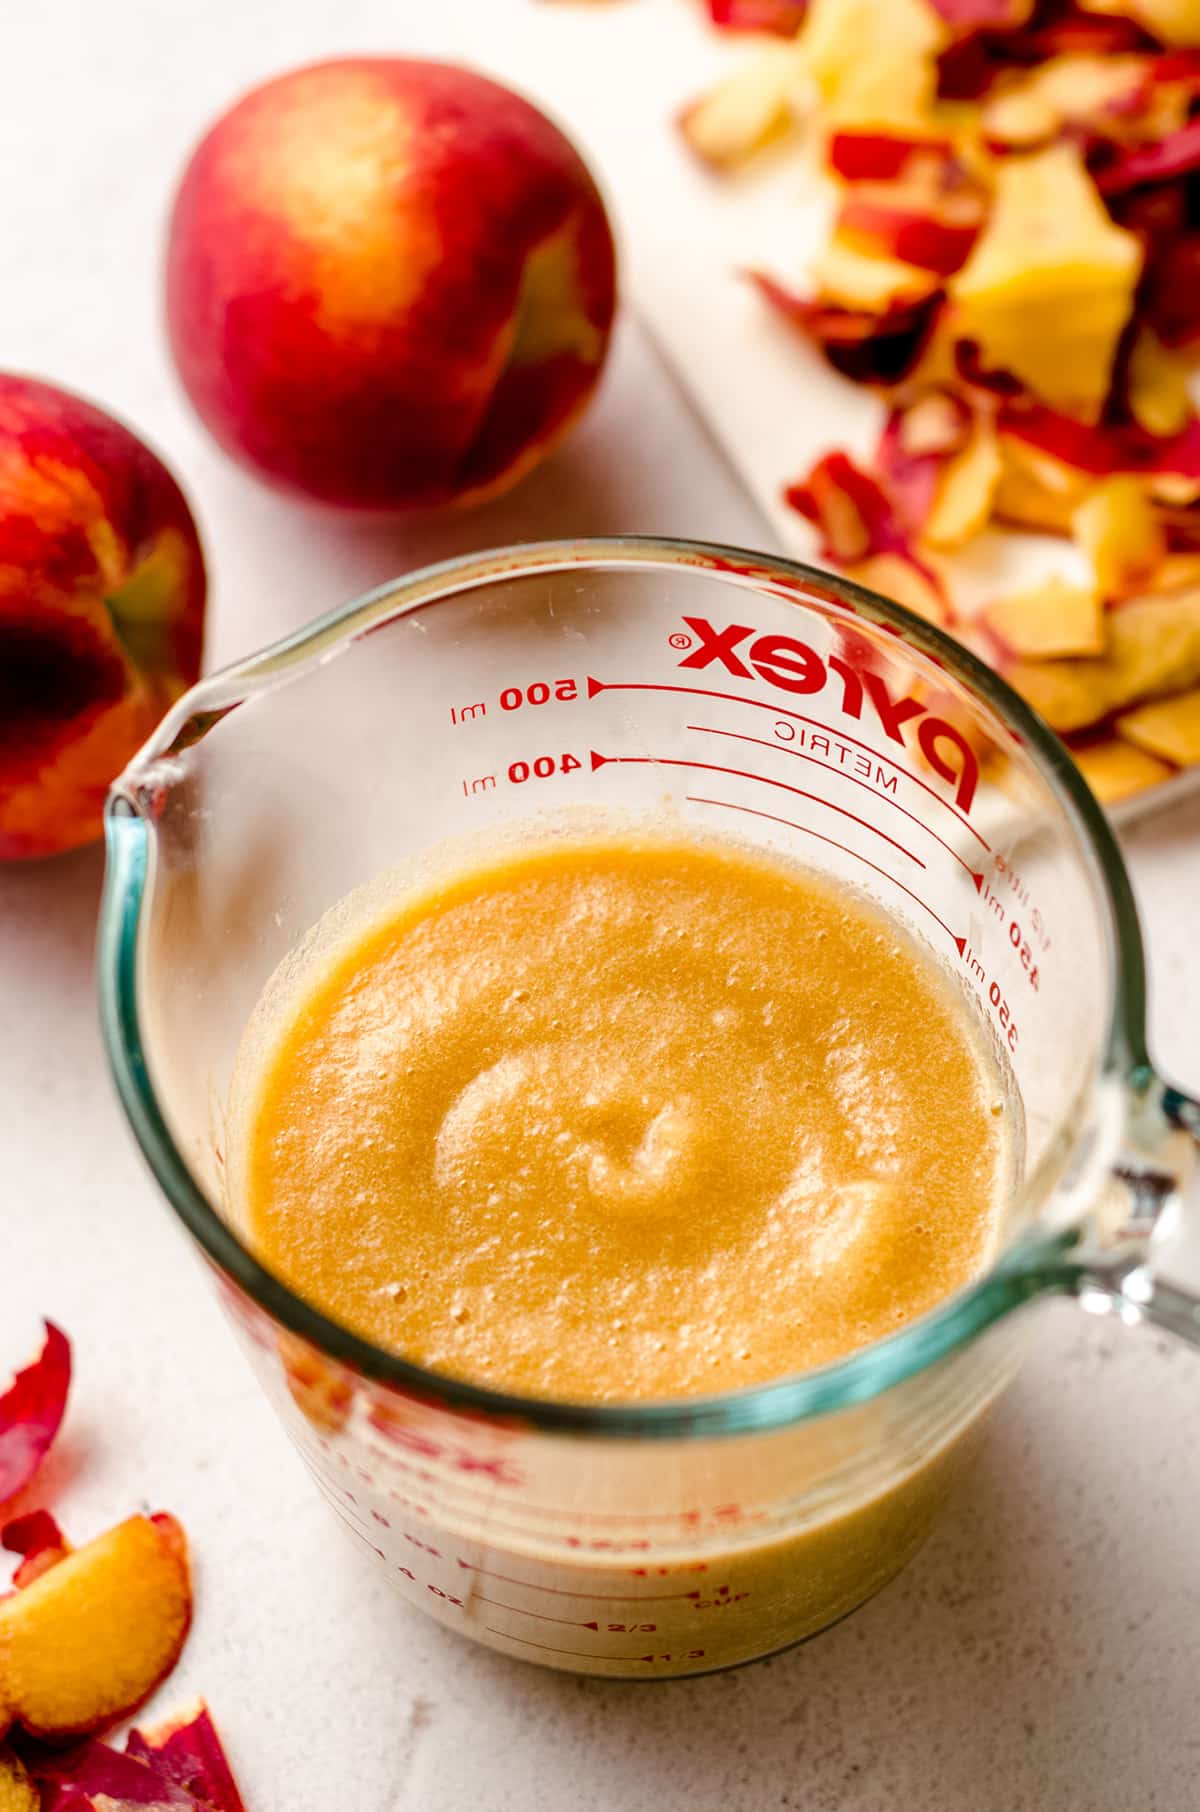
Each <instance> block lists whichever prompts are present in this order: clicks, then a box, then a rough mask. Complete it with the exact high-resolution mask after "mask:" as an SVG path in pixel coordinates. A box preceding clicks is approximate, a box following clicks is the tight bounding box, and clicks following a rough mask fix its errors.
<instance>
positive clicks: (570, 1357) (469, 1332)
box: [236, 835, 1008, 1402]
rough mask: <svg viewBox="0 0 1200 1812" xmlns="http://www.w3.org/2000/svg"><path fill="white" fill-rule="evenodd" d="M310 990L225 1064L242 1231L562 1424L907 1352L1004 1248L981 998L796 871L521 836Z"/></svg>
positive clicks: (397, 912)
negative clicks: (562, 1408)
mask: <svg viewBox="0 0 1200 1812" xmlns="http://www.w3.org/2000/svg"><path fill="white" fill-rule="evenodd" d="M295 987H296V992H295V993H294V995H292V996H289V997H288V998H287V1000H286V1002H285V1010H284V1011H283V1013H282V1014H281V1015H277V1017H276V1025H275V1031H274V1034H273V1036H272V1038H270V1039H269V1040H267V1041H266V1045H265V1048H264V1049H263V1050H262V1051H260V1052H259V1053H258V1055H257V1056H256V1058H255V1061H254V1062H253V1064H251V1065H250V1066H249V1073H247V1065H246V1064H245V1063H243V1064H242V1065H241V1066H240V1071H239V1074H240V1081H239V1084H238V1087H239V1089H240V1090H241V1091H242V1093H243V1095H244V1097H245V1098H244V1102H243V1103H240V1104H238V1107H239V1111H238V1113H237V1115H236V1117H237V1118H239V1119H240V1120H241V1122H242V1123H243V1125H244V1127H245V1134H244V1139H243V1141H242V1149H241V1155H240V1160H239V1163H238V1166H237V1181H236V1189H237V1194H238V1198H239V1200H238V1208H239V1212H240V1213H241V1216H242V1218H243V1221H244V1223H245V1225H246V1226H247V1228H248V1231H249V1234H250V1237H251V1240H252V1243H253V1245H254V1246H255V1248H256V1250H257V1251H258V1252H259V1254H260V1255H261V1256H262V1257H263V1259H264V1260H265V1262H266V1263H267V1264H268V1265H269V1266H270V1267H271V1268H272V1269H274V1270H275V1271H277V1272H278V1273H279V1274H280V1275H281V1276H282V1277H283V1278H284V1279H285V1280H286V1281H287V1282H288V1283H289V1284H290V1285H291V1286H292V1287H293V1288H294V1289H296V1290H297V1291H299V1292H300V1293H301V1294H302V1295H304V1296H306V1297H308V1298H310V1299H311V1300H312V1301H313V1302H315V1303H316V1304H317V1305H318V1306H319V1307H320V1308H322V1309H323V1310H325V1311H326V1312H327V1313H328V1314H330V1315H332V1316H334V1317H335V1318H336V1319H337V1320H339V1321H341V1322H344V1323H345V1324H346V1325H348V1326H349V1327H351V1328H353V1329H355V1330H356V1331H357V1332H359V1333H361V1334H364V1335H366V1336H368V1337H369V1338H371V1339H372V1340H374V1341H376V1342H378V1343H380V1344H382V1345H383V1346H386V1347H389V1348H392V1349H394V1350H395V1351H396V1352H397V1353H400V1354H402V1355H404V1356H405V1357H407V1358H409V1359H412V1360H414V1361H416V1362H417V1363H419V1364H421V1365H424V1366H428V1367H432V1368H434V1369H435V1370H438V1371H443V1372H448V1373H452V1374H453V1375H455V1376H457V1377H460V1378H465V1379H470V1380H472V1381H473V1382H476V1383H479V1384H485V1385H490V1386H493V1387H496V1388H502V1389H507V1390H511V1391H516V1392H521V1393H526V1394H531V1395H536V1396H544V1397H556V1398H560V1399H566V1400H573V1401H592V1402H608V1401H631V1400H638V1399H643V1400H644V1399H654V1398H671V1397H682V1396H691V1395H695V1394H699V1393H708V1392H713V1391H723V1390H729V1389H734V1388H737V1387H740V1386H744V1385H749V1384H754V1383H757V1382H760V1381H762V1380H766V1379H772V1378H781V1377H784V1376H786V1375H787V1374H789V1373H793V1372H798V1371H802V1370H804V1369H807V1368H809V1367H812V1366H818V1365H822V1364H825V1363H826V1362H828V1361H830V1360H833V1359H836V1358H838V1357H839V1356H841V1355H843V1354H846V1353H848V1352H850V1351H852V1350H853V1349H854V1348H856V1347H860V1346H862V1345H864V1344H865V1343H867V1342H869V1341H872V1340H874V1339H876V1338H878V1337H879V1336H881V1335H885V1334H889V1333H892V1332H894V1330H895V1329H896V1328H897V1327H899V1326H900V1325H901V1323H903V1322H905V1321H908V1320H909V1319H911V1318H912V1317H913V1316H915V1315H919V1314H920V1313H921V1312H922V1311H923V1310H926V1309H928V1308H930V1307H931V1306H932V1305H933V1304H934V1303H936V1302H937V1301H938V1300H939V1298H941V1297H944V1296H945V1295H946V1294H948V1293H949V1292H950V1291H952V1290H954V1289H956V1288H957V1287H959V1286H960V1285H962V1284H963V1283H965V1282H966V1281H967V1280H968V1279H969V1278H970V1277H971V1276H972V1275H973V1274H974V1273H975V1272H976V1271H978V1270H979V1268H980V1267H981V1266H982V1265H983V1264H984V1263H985V1262H986V1261H987V1259H988V1257H989V1255H990V1251H991V1246H992V1243H993V1240H994V1236H995V1226H996V1219H997V1206H998V1202H999V1200H1000V1197H1001V1195H1002V1193H1003V1190H1004V1188H1005V1186H1006V1179H1007V1163H1006V1156H1007V1154H1006V1140H1007V1138H1008V1133H1007V1129H1006V1119H1007V1115H1006V1114H1005V1113H1004V1112H1003V1111H1002V1110H1003V1104H1004V1098H1005V1097H1004V1084H1003V1080H1002V1077H1001V1075H1000V1072H999V1069H998V1067H997V1065H996V1063H995V1060H994V1058H993V1057H992V1055H991V1053H990V1052H989V1050H988V1048H987V1045H986V1043H985V1041H984V1038H983V1036H982V1034H981V1032H980V1029H979V1027H978V1025H977V1024H976V1022H975V1017H974V1014H973V1011H972V1009H971V1007H970V1006H969V1004H968V1002H967V1000H966V997H965V995H963V994H962V993H961V992H960V991H959V990H958V989H957V987H956V986H955V984H954V983H953V982H951V981H950V980H949V979H948V978H947V977H946V976H945V975H943V973H942V972H941V971H940V970H939V968H938V967H937V966H936V964H935V963H934V962H933V961H932V960H931V959H930V958H929V957H928V956H927V955H926V954H925V953H924V952H923V951H922V950H921V948H920V947H919V946H918V945H917V944H916V943H915V942H914V941H912V940H911V939H910V938H909V937H908V935H907V934H906V933H905V932H904V931H903V930H902V929H901V928H900V927H899V926H898V925H897V924H895V923H894V922H892V921H890V920H889V919H887V918H885V917H884V916H883V915H882V914H881V913H879V912H877V911H876V910H875V909H874V908H873V907H872V906H871V905H869V904H868V903H867V902H866V901H865V900H864V899H862V898H861V897H860V896H859V895H857V894H855V893H853V892H851V891H849V890H847V889H842V888H840V887H839V886H838V885H837V884H836V883H833V882H831V881H829V880H826V879H824V878H820V877H818V876H816V875H814V874H812V873H810V872H809V871H807V870H805V869H802V868H800V867H796V866H792V865H790V864H786V863H784V862H783V861H782V860H776V859H773V858H770V857H768V856H765V855H761V854H757V853H753V852H751V851H749V850H748V849H744V848H742V847H740V846H738V845H735V844H732V843H724V842H720V841H716V840H713V841H700V840H697V841H694V842H691V841H683V840H672V839H670V838H667V837H665V836H664V837H662V838H658V837H655V836H649V835H647V836H637V837H628V838H624V839H620V840H618V839H611V840H602V841H587V842H572V841H570V840H565V841H564V840H556V841H554V842H549V841H543V842H542V843H533V842H531V843H530V844H529V845H528V846H527V848H525V849H524V850H523V851H522V850H517V851H516V852H515V853H513V852H510V853H508V854H507V855H505V856H504V858H503V859H496V860H493V861H492V863H491V864H490V865H488V866H480V867H479V868H477V869H475V870H472V871H470V872H464V873H462V874H460V875H458V876H457V877H455V878H453V879H452V880H450V881H447V882H443V883H441V884H440V885H439V886H437V887H436V888H435V889H432V890H428V891H426V892H424V893H421V894H414V895H413V896H411V897H407V898H403V897H402V898H398V899H394V900H393V902H392V905H391V909H390V913H389V914H388V915H387V916H385V917H383V918H381V919H379V920H377V921H376V922H375V923H374V924H373V925H371V926H370V927H369V928H367V929H366V930H364V931H362V932H361V934H360V935H358V936H357V937H356V939H355V940H354V941H352V942H351V943H349V944H347V943H345V942H343V943H342V944H341V946H340V947H339V948H338V950H337V952H336V954H335V956H334V957H332V958H331V959H329V960H327V961H326V962H325V963H324V965H323V966H322V965H321V964H320V963H317V964H314V965H310V966H309V968H308V969H307V970H306V971H305V973H304V974H303V976H302V977H301V979H300V981H299V982H298V983H296V984H295ZM242 1110H244V1111H242Z"/></svg>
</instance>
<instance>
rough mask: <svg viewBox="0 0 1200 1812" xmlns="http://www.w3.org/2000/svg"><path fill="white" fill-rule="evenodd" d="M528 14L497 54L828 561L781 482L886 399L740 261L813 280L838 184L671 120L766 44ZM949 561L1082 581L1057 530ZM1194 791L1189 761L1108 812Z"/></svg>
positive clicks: (734, 433) (674, 338) (691, 371)
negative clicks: (705, 139) (702, 139)
mask: <svg viewBox="0 0 1200 1812" xmlns="http://www.w3.org/2000/svg"><path fill="white" fill-rule="evenodd" d="M523 23H524V26H525V28H526V29H525V30H523V31H517V32H515V33H514V34H513V35H512V37H511V39H510V40H509V42H508V43H507V45H506V46H505V47H504V48H503V49H502V50H501V59H500V60H501V63H502V65H503V68H502V71H501V72H502V73H503V74H505V75H506V76H507V77H508V78H509V79H510V80H512V81H513V82H515V83H517V84H519V85H521V86H524V87H525V88H526V89H527V91H529V92H530V93H531V94H533V95H534V96H535V97H536V98H537V99H538V100H540V101H541V103H542V104H543V105H544V106H546V108H547V109H548V111H550V112H551V113H552V114H553V115H555V116H556V117H557V118H559V119H560V120H561V121H562V123H563V124H564V125H565V126H566V128H567V130H568V131H570V132H571V134H572V136H573V137H574V138H575V139H576V141H577V142H578V143H579V144H580V146H581V148H582V149H583V150H584V152H585V154H586V155H587V156H588V158H589V160H590V161H591V162H592V164H593V167H594V168H595V169H596V170H597V171H598V173H599V175H600V177H601V180H602V182H603V184H604V186H605V188H606V190H607V192H608V196H609V199H610V202H611V204H612V208H613V212H614V214H615V216H616V218H617V220H618V222H619V224H620V229H621V238H622V251H623V261H624V280H623V287H624V293H625V297H626V301H627V302H628V301H630V300H632V302H633V305H634V306H635V308H636V309H637V310H638V312H639V314H640V315H641V316H642V318H643V320H644V321H645V323H646V324H647V325H648V327H649V328H650V330H651V332H652V333H653V334H654V336H655V339H656V340H657V342H658V345H659V346H660V348H661V350H662V352H663V353H664V355H665V357H666V359H667V361H668V363H669V364H670V365H671V367H672V368H673V370H674V371H675V373H676V374H677V376H678V378H679V379H680V381H681V383H682V384H683V386H684V387H685V389H686V390H687V392H688V393H689V395H690V396H691V398H692V400H693V402H694V403H695V405H696V408H697V411H698V413H699V415H700V417H701V419H702V422H703V424H704V425H705V427H706V428H707V430H708V431H709V432H711V434H712V436H713V437H714V439H715V440H716V442H717V443H718V445H719V447H720V448H721V450H722V451H723V453H724V455H725V457H726V458H727V459H728V461H729V462H730V464H731V465H732V466H733V468H734V469H735V470H736V472H737V473H738V474H739V476H740V477H741V479H742V481H743V482H744V484H745V485H746V487H747V489H748V491H749V492H750V493H751V495H752V496H753V497H754V499H755V501H756V502H757V504H758V506H759V508H760V510H761V512H762V515H763V518H764V523H765V525H766V526H767V527H768V529H769V531H770V532H769V535H768V536H765V537H764V540H766V541H770V542H773V543H774V544H775V546H777V547H778V548H779V549H781V550H782V551H784V552H786V553H788V554H790V555H792V556H794V557H795V558H797V559H801V560H809V561H815V560H816V559H817V543H816V537H815V534H814V531H813V529H812V527H811V525H810V524H809V523H808V522H806V521H805V520H804V519H803V518H802V517H800V516H799V515H797V514H796V512H795V511H794V510H791V509H790V508H789V507H788V506H787V505H786V504H785V503H784V501H783V490H784V487H785V485H786V484H787V483H788V482H789V481H790V480H793V479H795V478H798V477H801V476H803V475H804V474H805V473H806V472H807V471H808V469H809V467H810V466H811V465H812V464H813V463H814V461H816V460H817V459H819V458H820V457H821V455H822V454H824V453H827V452H829V451H830V450H831V449H833V448H835V447H840V448H844V449H845V450H846V451H847V452H849V453H850V454H851V455H852V456H857V457H858V458H860V459H863V460H866V459H868V458H869V457H870V454H871V451H872V449H873V447H874V444H875V440H876V438H877V436H878V434H879V430H880V427H881V424H882V420H883V408H882V405H881V404H880V402H879V401H878V399H877V398H875V397H874V396H872V395H871V394H870V393H869V392H867V391H865V390H863V389H861V388H859V387H858V386H857V385H855V384H853V383H851V382H850V381H849V380H847V379H845V378H843V377H841V376H839V374H838V373H837V372H835V371H833V370H832V369H831V368H830V366H829V365H827V364H826V362H825V360H824V359H823V358H822V357H821V355H820V354H819V353H818V352H817V351H816V349H815V348H814V347H813V346H811V345H810V344H809V343H808V342H807V341H806V340H805V339H804V337H803V336H802V335H801V334H800V333H799V332H798V331H797V330H796V329H795V328H794V327H791V326H790V325H789V324H788V323H787V322H785V321H782V320H780V319H779V318H778V317H776V316H775V315H774V313H773V312H772V310H771V309H770V308H769V307H768V306H767V304H766V303H765V302H764V301H763V300H762V298H761V296H760V295H759V294H758V293H757V291H756V289H755V287H754V285H753V284H751V283H750V282H749V281H748V280H747V279H746V276H745V274H744V273H745V272H746V271H747V269H750V268H753V267H759V268H763V269H767V270H769V271H770V272H771V273H772V274H774V275H776V276H778V277H780V278H781V279H782V280H784V281H785V282H787V283H790V284H793V285H795V286H797V287H801V286H803V284H804V279H805V271H806V267H807V264H808V261H809V259H810V258H811V256H812V255H813V253H814V252H815V251H816V249H817V248H818V247H819V245H820V244H821V243H822V242H823V239H824V237H825V235H826V233H827V231H828V226H829V219H830V212H831V205H832V195H831V191H830V190H829V189H828V188H827V186H826V185H825V184H824V182H823V180H822V178H821V175H820V173H819V170H818V169H817V167H816V163H815V160H814V159H813V158H812V157H811V156H810V155H809V154H808V153H807V151H806V149H805V147H804V141H803V135H802V134H799V133H798V134H797V135H796V137H795V139H794V140H793V141H790V142H789V143H787V144H784V145H782V146H779V147H777V148H773V149H772V150H770V151H769V152H765V153H763V154H762V155H760V156H759V157H757V158H755V159H752V160H750V162H749V163H748V164H747V165H746V166H745V167H744V169H743V170H741V171H739V172H738V173H736V174H734V175H720V174H716V173H714V172H712V171H710V170H709V169H707V168H706V167H705V166H703V165H702V164H701V163H700V162H699V160H698V159H696V158H695V157H694V156H693V154H692V153H691V152H690V151H689V150H688V148H687V146H686V144H685V142H684V140H683V138H682V136H681V134H680V132H679V131H678V128H677V126H676V124H675V121H676V116H677V115H678V113H679V111H680V109H681V108H682V107H683V106H684V105H685V103H687V102H688V101H690V100H692V99H694V98H695V96H696V95H697V94H699V93H702V92H703V91H704V90H705V89H706V88H707V87H709V86H710V85H711V84H712V83H713V82H715V81H716V80H718V79H719V78H720V76H721V75H722V74H723V73H726V72H727V71H729V70H731V69H733V68H735V67H736V66H737V65H738V64H739V63H740V62H742V61H744V60H746V59H747V58H748V57H750V56H752V55H753V54H754V52H755V49H756V47H757V45H758V44H759V43H760V42H762V40H758V39H756V38H753V37H748V36H745V35H743V34H738V33H728V32H718V31H716V30H714V29H713V28H712V27H711V25H709V24H708V22H707V7H706V5H705V0H527V5H526V8H525V12H524V18H523ZM497 48H499V47H497ZM490 61H491V62H492V65H493V67H495V66H496V59H495V58H494V57H492V58H491V59H490ZM632 526H636V527H638V528H645V529H648V530H652V529H653V527H654V525H653V523H650V522H647V523H639V524H631V527H632ZM943 564H944V566H945V570H946V573H947V577H948V580H949V585H950V590H951V593H952V595H953V597H954V599H955V602H956V605H957V606H958V607H959V608H960V609H962V610H964V611H965V612H967V613H970V612H971V611H973V610H974V609H977V608H978V607H979V606H980V605H981V604H984V603H986V602H987V601H988V600H989V599H991V598H994V597H996V596H999V595H1003V594H1004V593H1006V592H1009V591H1013V590H1016V589H1017V588H1018V587H1021V586H1026V585H1031V584H1033V583H1035V582H1036V581H1038V580H1039V579H1041V578H1044V577H1047V576H1049V575H1050V574H1054V573H1057V574H1061V575H1062V576H1063V577H1065V578H1080V579H1082V578H1086V576H1087V574H1086V570H1085V568H1084V566H1083V563H1082V561H1081V559H1080V557H1079V555H1078V553H1077V551H1076V549H1075V548H1074V547H1073V546H1071V545H1070V544H1069V543H1067V542H1065V541H1063V540H1062V539H1060V538H1055V537H1049V536H1035V535H1019V534H1015V533H1011V532H1007V531H1006V532H1004V533H1003V534H1001V533H996V532H988V533H986V534H984V535H981V536H979V537H977V539H976V540H975V541H974V542H973V543H972V545H971V547H970V548H969V549H968V550H966V551H964V552H963V553H960V554H957V555H955V556H953V557H952V558H951V559H949V560H946V561H944V562H943ZM1197 789H1200V770H1193V771H1191V772H1189V773H1186V774H1183V775H1180V776H1179V778H1178V779H1176V780H1173V781H1170V782H1168V784H1167V785H1166V786H1163V787H1158V788H1155V789H1153V790H1151V791H1149V792H1146V793H1142V794H1139V795H1137V797H1136V798H1135V799H1133V800H1131V801H1128V802H1126V803H1125V804H1123V805H1121V806H1119V807H1117V808H1116V809H1115V811H1114V813H1113V815H1114V817H1116V818H1118V819H1125V818H1128V817H1131V816H1134V815H1140V814H1142V813H1144V812H1146V811H1149V810H1155V809H1157V808H1158V807H1159V806H1161V805H1165V804H1169V803H1172V802H1173V801H1174V800H1175V799H1177V798H1178V797H1179V796H1180V794H1181V793H1186V792H1191V791H1193V790H1197Z"/></svg>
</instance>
